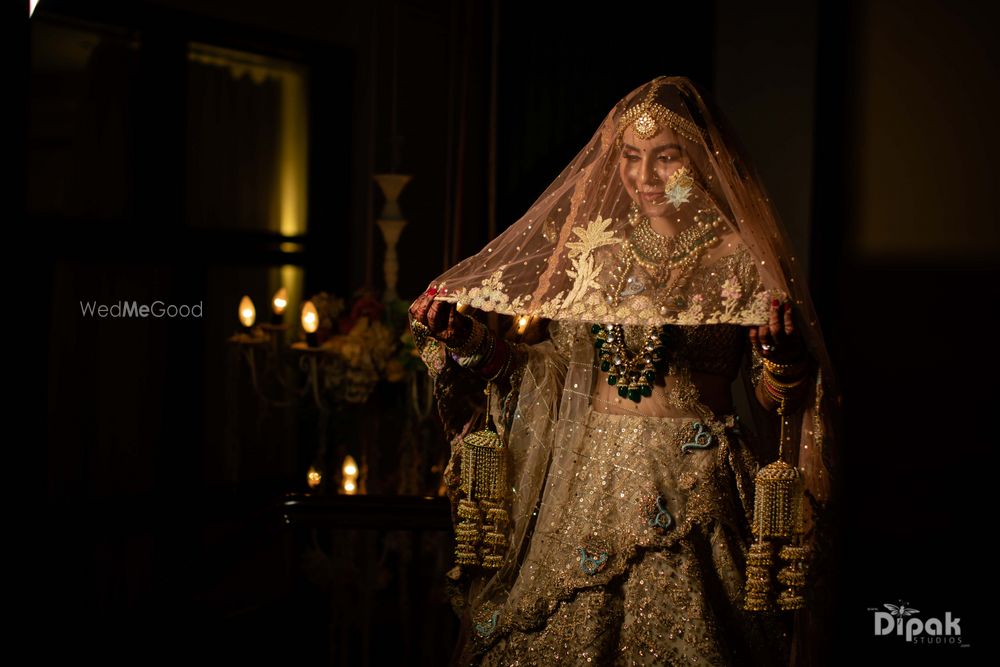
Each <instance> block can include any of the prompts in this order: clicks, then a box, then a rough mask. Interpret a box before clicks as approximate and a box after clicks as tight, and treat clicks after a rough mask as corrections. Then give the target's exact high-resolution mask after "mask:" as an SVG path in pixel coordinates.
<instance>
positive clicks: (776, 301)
mask: <svg viewBox="0 0 1000 667" xmlns="http://www.w3.org/2000/svg"><path fill="white" fill-rule="evenodd" d="M771 307H772V308H777V307H778V300H777V299H775V300H774V301H772V302H771Z"/></svg>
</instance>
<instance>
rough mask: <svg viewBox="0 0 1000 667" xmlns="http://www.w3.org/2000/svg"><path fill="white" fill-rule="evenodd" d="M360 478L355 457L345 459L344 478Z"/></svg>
mask: <svg viewBox="0 0 1000 667" xmlns="http://www.w3.org/2000/svg"><path fill="white" fill-rule="evenodd" d="M357 476H358V464H357V462H356V461H355V460H354V457H353V456H348V457H347V458H345V459H344V477H357Z"/></svg>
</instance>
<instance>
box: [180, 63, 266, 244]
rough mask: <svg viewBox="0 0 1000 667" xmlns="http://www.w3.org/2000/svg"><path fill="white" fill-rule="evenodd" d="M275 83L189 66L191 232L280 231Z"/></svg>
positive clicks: (214, 67) (221, 69)
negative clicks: (226, 230) (209, 230)
mask: <svg viewBox="0 0 1000 667" xmlns="http://www.w3.org/2000/svg"><path fill="white" fill-rule="evenodd" d="M280 123H281V83H280V81H278V80H277V79H275V78H272V77H268V78H265V79H264V80H263V81H261V82H260V83H257V82H255V81H254V80H253V78H252V77H251V76H250V75H243V76H240V77H239V78H235V77H234V76H233V74H232V72H231V71H230V69H229V68H228V67H223V66H217V65H208V64H203V63H199V62H190V61H189V62H188V97H187V145H186V148H185V150H186V155H187V158H186V159H187V169H186V192H187V215H186V219H187V221H188V224H189V225H190V226H192V227H202V228H214V229H220V228H221V229H239V230H242V231H254V232H266V231H273V232H276V231H278V230H279V223H280V218H279V216H280V209H279V203H280V201H279V191H278V173H279V169H280V162H279V155H278V151H279V140H280V130H281V125H280Z"/></svg>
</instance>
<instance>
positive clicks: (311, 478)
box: [306, 466, 323, 489]
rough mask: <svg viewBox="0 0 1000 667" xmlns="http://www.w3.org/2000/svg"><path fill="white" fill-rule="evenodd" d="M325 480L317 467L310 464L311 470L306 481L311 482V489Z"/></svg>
mask: <svg viewBox="0 0 1000 667" xmlns="http://www.w3.org/2000/svg"><path fill="white" fill-rule="evenodd" d="M322 481H323V475H322V474H321V473H320V471H319V470H316V468H314V467H312V466H309V472H308V473H306V483H307V484H309V488H310V489H315V488H316V487H317V486H319V485H320V483H321V482H322Z"/></svg>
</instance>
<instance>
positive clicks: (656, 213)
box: [618, 126, 687, 218]
mask: <svg viewBox="0 0 1000 667" xmlns="http://www.w3.org/2000/svg"><path fill="white" fill-rule="evenodd" d="M622 143H623V147H622V156H621V161H620V163H619V166H618V173H619V175H620V176H621V179H622V184H623V185H624V186H625V189H626V190H628V194H629V197H631V198H632V200H633V201H635V202H636V203H637V204H638V205H639V210H640V211H641V212H642V213H643V214H644V215H647V216H649V217H651V218H654V217H660V216H665V215H666V214H667V212H668V210H667V197H666V195H665V194H664V192H663V190H664V187H665V186H666V184H667V179H669V178H670V175H671V174H672V173H674V172H675V171H677V170H678V169H680V168H681V167H682V166H684V165H685V164H687V157H686V156H685V154H684V151H683V149H682V148H681V142H680V138H679V137H678V136H677V134H675V133H674V131H673V130H671V129H670V128H669V127H664V128H663V129H662V130H660V132H659V134H657V135H656V136H654V137H651V138H649V139H640V138H639V137H637V136H636V134H635V131H634V130H633V129H632V127H631V126H630V127H628V128H626V129H625V132H624V133H623V135H622Z"/></svg>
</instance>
